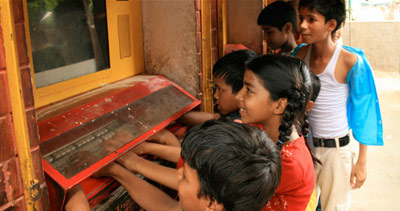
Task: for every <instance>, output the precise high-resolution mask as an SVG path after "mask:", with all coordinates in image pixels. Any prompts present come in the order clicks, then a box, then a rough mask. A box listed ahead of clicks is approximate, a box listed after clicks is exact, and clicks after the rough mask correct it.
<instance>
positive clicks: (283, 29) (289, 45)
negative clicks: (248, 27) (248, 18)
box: [257, 1, 297, 55]
mask: <svg viewBox="0 0 400 211" xmlns="http://www.w3.org/2000/svg"><path fill="white" fill-rule="evenodd" d="M296 17H297V15H296V11H295V10H294V8H293V7H292V6H291V5H290V3H287V2H284V1H275V2H273V3H271V4H268V6H266V7H265V8H264V9H263V10H262V11H261V13H260V14H259V15H258V19H257V24H258V25H260V26H261V28H262V29H263V30H264V36H265V39H266V41H267V44H268V48H270V49H272V50H273V51H274V52H278V54H280V55H290V54H291V52H292V51H293V49H294V48H295V47H296V46H297V44H296V40H295V38H294V34H293V33H294V30H295V28H296Z"/></svg>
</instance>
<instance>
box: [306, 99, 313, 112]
mask: <svg viewBox="0 0 400 211" xmlns="http://www.w3.org/2000/svg"><path fill="white" fill-rule="evenodd" d="M313 106H314V101H312V100H310V101H308V104H307V108H306V111H307V112H310V111H311V109H312V107H313Z"/></svg>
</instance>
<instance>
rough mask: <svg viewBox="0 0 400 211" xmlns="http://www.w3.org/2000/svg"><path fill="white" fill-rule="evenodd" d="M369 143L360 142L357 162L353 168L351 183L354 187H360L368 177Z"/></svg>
mask: <svg viewBox="0 0 400 211" xmlns="http://www.w3.org/2000/svg"><path fill="white" fill-rule="evenodd" d="M367 148H368V146H367V145H364V144H361V143H360V150H359V153H358V159H357V162H356V164H355V165H354V166H353V167H352V168H351V176H350V185H351V188H352V189H356V188H360V187H361V186H362V185H363V184H364V182H365V180H366V179H367Z"/></svg>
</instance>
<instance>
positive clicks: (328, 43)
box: [309, 36, 336, 75]
mask: <svg viewBox="0 0 400 211" xmlns="http://www.w3.org/2000/svg"><path fill="white" fill-rule="evenodd" d="M335 48H336V44H335V43H334V42H333V41H332V39H331V37H330V36H328V39H326V40H322V41H319V42H316V43H313V44H312V49H311V55H310V64H309V65H310V69H311V71H313V72H314V73H315V74H317V75H318V74H321V73H323V72H324V70H325V68H326V66H327V65H328V63H329V61H330V60H331V58H332V56H333V53H334V52H335Z"/></svg>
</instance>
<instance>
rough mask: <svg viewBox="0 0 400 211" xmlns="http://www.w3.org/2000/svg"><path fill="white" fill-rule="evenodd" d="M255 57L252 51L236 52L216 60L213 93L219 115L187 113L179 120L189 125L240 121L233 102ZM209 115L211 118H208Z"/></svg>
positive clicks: (237, 109)
mask: <svg viewBox="0 0 400 211" xmlns="http://www.w3.org/2000/svg"><path fill="white" fill-rule="evenodd" d="M256 57H257V54H256V53H255V52H254V51H252V50H238V51H233V52H231V53H229V54H226V55H225V56H223V57H221V58H220V59H218V61H217V62H216V63H215V64H214V66H213V77H214V86H215V93H214V99H215V104H216V106H217V113H218V114H219V115H217V116H212V115H213V114H209V113H206V112H196V111H194V112H188V113H187V114H185V115H184V116H183V117H182V118H181V119H180V120H181V121H182V122H184V123H187V124H190V125H196V124H200V123H203V122H204V121H206V120H209V119H212V118H218V117H221V118H226V119H229V120H234V119H240V115H239V107H238V105H237V102H236V100H235V96H236V94H237V93H238V91H239V90H240V89H241V88H242V87H243V76H244V71H245V70H246V66H247V64H248V63H249V62H250V61H251V60H253V59H254V58H256ZM210 115H211V116H210Z"/></svg>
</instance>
